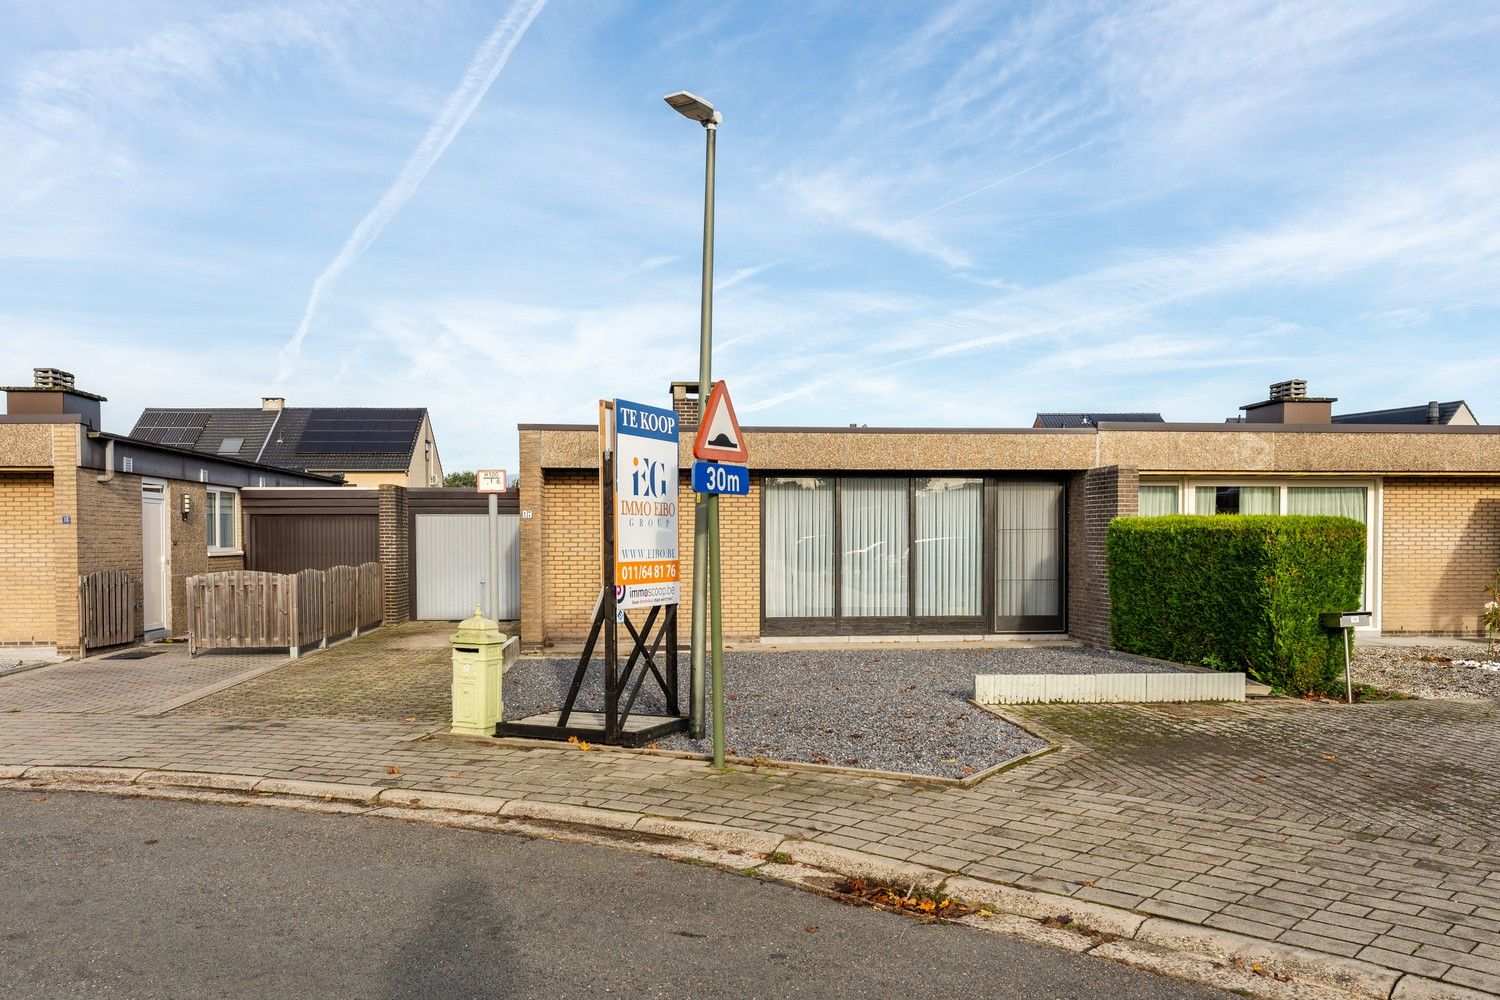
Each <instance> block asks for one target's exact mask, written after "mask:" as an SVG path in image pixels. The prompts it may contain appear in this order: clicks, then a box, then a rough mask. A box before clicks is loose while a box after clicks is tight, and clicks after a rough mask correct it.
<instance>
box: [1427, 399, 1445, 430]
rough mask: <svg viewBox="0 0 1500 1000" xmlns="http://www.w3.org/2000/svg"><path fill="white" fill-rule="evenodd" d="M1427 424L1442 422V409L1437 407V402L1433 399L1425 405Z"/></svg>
mask: <svg viewBox="0 0 1500 1000" xmlns="http://www.w3.org/2000/svg"><path fill="white" fill-rule="evenodd" d="M1427 422H1428V423H1429V424H1440V423H1442V422H1443V411H1442V407H1440V406H1438V401H1437V400H1435V399H1434V400H1432V401H1431V402H1429V403H1428V404H1427Z"/></svg>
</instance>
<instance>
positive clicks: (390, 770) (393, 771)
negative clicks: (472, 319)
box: [385, 767, 401, 774]
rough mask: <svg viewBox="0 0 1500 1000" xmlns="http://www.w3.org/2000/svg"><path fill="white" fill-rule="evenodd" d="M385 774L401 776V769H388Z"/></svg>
mask: <svg viewBox="0 0 1500 1000" xmlns="http://www.w3.org/2000/svg"><path fill="white" fill-rule="evenodd" d="M385 773H386V774H400V773H401V768H399V767H388V768H386V769H385Z"/></svg>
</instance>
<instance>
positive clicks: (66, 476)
mask: <svg viewBox="0 0 1500 1000" xmlns="http://www.w3.org/2000/svg"><path fill="white" fill-rule="evenodd" d="M4 392H5V396H6V413H5V415H4V416H0V646H55V647H56V648H57V650H58V652H60V653H63V654H65V655H72V654H76V653H77V652H78V648H79V644H80V636H81V634H82V626H81V623H80V614H79V586H80V578H81V577H84V576H87V575H89V574H93V573H96V572H99V571H103V570H124V571H126V572H128V573H130V574H131V576H132V577H133V578H134V580H135V586H134V598H133V601H132V603H133V604H134V607H133V609H132V610H133V618H134V621H133V622H132V623H130V624H131V627H130V629H129V631H130V632H131V633H132V635H133V637H137V638H138V637H141V636H144V635H152V634H159V633H179V634H180V633H183V632H185V631H186V588H185V582H186V580H187V578H188V577H189V576H192V575H194V574H198V573H205V572H208V571H210V570H219V569H240V568H243V566H244V560H243V555H242V550H241V539H240V521H241V518H240V491H241V489H243V488H246V487H260V486H324V487H329V486H337V485H339V484H338V482H337V481H335V480H331V479H329V478H326V477H322V476H314V475H310V474H307V473H300V472H291V471H288V470H286V469H281V468H277V467H275V466H271V465H266V464H262V463H257V462H253V461H247V460H245V459H243V458H241V457H239V456H238V455H205V454H201V453H197V452H194V451H191V450H188V449H185V448H182V447H179V446H176V445H167V444H163V443H160V442H153V441H146V440H141V439H138V438H135V437H131V436H128V435H120V434H110V433H106V432H105V431H103V430H101V429H100V428H101V423H100V404H101V403H103V402H105V398H104V397H103V396H99V395H95V394H93V393H89V392H84V391H82V390H80V389H77V388H75V387H74V385H73V376H72V375H70V374H68V373H67V372H61V371H58V370H56V369H52V368H39V369H36V371H35V379H34V382H33V384H32V385H29V386H12V387H7V388H5V389H4Z"/></svg>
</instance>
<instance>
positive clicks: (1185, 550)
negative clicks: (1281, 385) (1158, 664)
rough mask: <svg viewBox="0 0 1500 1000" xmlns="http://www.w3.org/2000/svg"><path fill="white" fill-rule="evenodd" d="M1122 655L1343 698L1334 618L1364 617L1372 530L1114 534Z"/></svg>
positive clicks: (1112, 588) (1215, 519)
mask: <svg viewBox="0 0 1500 1000" xmlns="http://www.w3.org/2000/svg"><path fill="white" fill-rule="evenodd" d="M1106 547H1107V553H1108V557H1109V624H1110V635H1111V637H1112V638H1113V641H1114V645H1115V647H1116V648H1118V649H1121V650H1124V651H1126V652H1129V653H1139V654H1141V655H1143V656H1155V657H1158V658H1160V659H1163V660H1175V661H1177V662H1179V663H1197V664H1202V665H1204V666H1207V667H1213V668H1215V669H1218V670H1243V671H1244V672H1245V673H1246V674H1247V675H1248V676H1249V677H1251V678H1253V679H1255V680H1257V681H1260V682H1261V683H1263V684H1269V685H1270V686H1271V687H1272V688H1273V689H1274V690H1276V691H1279V692H1284V693H1290V694H1311V693H1330V694H1332V693H1337V692H1338V691H1340V690H1341V688H1340V682H1341V680H1342V677H1343V672H1344V653H1343V637H1342V636H1340V635H1339V633H1338V632H1337V631H1333V632H1330V631H1327V630H1325V629H1323V628H1322V626H1320V625H1319V624H1318V616H1319V614H1321V613H1322V612H1325V611H1354V610H1357V609H1358V608H1359V599H1360V590H1361V588H1362V587H1363V584H1364V572H1365V526H1364V525H1363V524H1361V523H1360V522H1358V521H1356V520H1354V519H1352V518H1347V517H1325V516H1311V515H1290V516H1277V515H1268V514H1215V515H1213V516H1200V515H1192V514H1173V515H1169V516H1165V517H1120V518H1116V519H1115V520H1114V521H1113V522H1111V523H1110V526H1109V534H1108V537H1107V540H1106Z"/></svg>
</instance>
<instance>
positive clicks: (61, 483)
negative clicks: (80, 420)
mask: <svg viewBox="0 0 1500 1000" xmlns="http://www.w3.org/2000/svg"><path fill="white" fill-rule="evenodd" d="M50 427H51V431H52V524H51V531H50V536H51V543H52V549H51V560H52V584H53V594H54V598H53V601H54V603H53V607H54V608H55V610H56V617H55V622H56V624H55V625H54V626H53V637H54V638H53V641H54V642H55V643H56V644H57V650H58V652H59V653H63V654H65V655H70V654H76V653H77V652H78V638H79V628H78V548H79V531H80V529H81V528H82V523H81V521H80V518H79V513H80V511H79V504H78V480H79V468H78V440H79V434H80V433H82V431H81V429H80V427H79V425H78V424H52V425H50ZM83 472H84V474H86V475H88V474H91V473H89V471H88V470H87V469H85V470H83ZM65 517H66V518H67V519H68V522H69V523H67V524H64V523H63V518H65Z"/></svg>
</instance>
